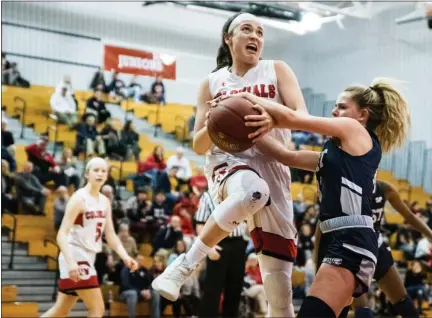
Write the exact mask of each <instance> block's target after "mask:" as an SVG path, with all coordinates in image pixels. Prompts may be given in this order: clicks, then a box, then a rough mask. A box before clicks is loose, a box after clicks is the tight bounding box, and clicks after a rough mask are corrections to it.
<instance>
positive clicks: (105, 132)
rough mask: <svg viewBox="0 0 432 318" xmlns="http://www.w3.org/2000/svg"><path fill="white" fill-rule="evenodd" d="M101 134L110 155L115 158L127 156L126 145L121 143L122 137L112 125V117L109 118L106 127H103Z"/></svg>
mask: <svg viewBox="0 0 432 318" xmlns="http://www.w3.org/2000/svg"><path fill="white" fill-rule="evenodd" d="M100 135H101V137H102V139H103V141H104V143H105V149H106V153H107V155H108V157H110V158H113V159H118V158H115V157H116V156H119V157H124V156H125V152H126V151H125V149H126V148H125V146H124V145H123V144H122V143H120V137H119V133H118V131H117V130H116V129H115V128H114V127H113V126H112V121H111V119H110V118H109V119H107V120H106V122H105V126H104V128H102V130H101V132H100Z"/></svg>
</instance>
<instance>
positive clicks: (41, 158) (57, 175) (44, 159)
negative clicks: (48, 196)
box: [25, 135, 67, 188]
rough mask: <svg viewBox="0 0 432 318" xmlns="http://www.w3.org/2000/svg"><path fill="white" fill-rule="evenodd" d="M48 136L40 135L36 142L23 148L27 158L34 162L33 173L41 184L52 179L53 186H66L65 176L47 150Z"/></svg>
mask: <svg viewBox="0 0 432 318" xmlns="http://www.w3.org/2000/svg"><path fill="white" fill-rule="evenodd" d="M47 144H48V136H46V135H42V136H41V137H40V139H39V140H38V142H36V143H35V144H32V145H29V146H27V147H26V148H25V150H26V152H27V156H28V160H29V161H30V162H32V163H33V164H34V167H35V169H34V174H35V175H36V176H37V178H38V179H39V181H40V182H41V183H42V184H46V183H48V182H50V181H54V184H55V187H56V188H58V187H59V186H66V185H67V177H66V174H65V173H64V171H62V169H61V168H60V166H59V165H58V164H57V163H56V162H55V160H54V157H53V155H51V154H50V153H49V152H48V151H47Z"/></svg>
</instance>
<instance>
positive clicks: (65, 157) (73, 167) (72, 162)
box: [59, 148, 81, 191]
mask: <svg viewBox="0 0 432 318" xmlns="http://www.w3.org/2000/svg"><path fill="white" fill-rule="evenodd" d="M59 166H60V168H61V170H62V171H63V172H64V173H65V175H66V177H67V186H70V185H73V186H74V188H75V191H76V190H78V189H79V188H80V183H81V179H80V176H79V173H78V170H77V161H76V159H75V158H74V157H73V152H72V149H70V148H64V150H63V154H62V157H61V161H60V163H59Z"/></svg>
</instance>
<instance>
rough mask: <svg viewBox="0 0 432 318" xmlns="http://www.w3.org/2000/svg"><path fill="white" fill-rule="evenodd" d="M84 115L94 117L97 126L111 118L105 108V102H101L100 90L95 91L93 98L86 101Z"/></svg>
mask: <svg viewBox="0 0 432 318" xmlns="http://www.w3.org/2000/svg"><path fill="white" fill-rule="evenodd" d="M86 113H91V114H93V115H95V116H96V117H97V122H98V124H102V123H104V122H105V121H106V120H107V119H108V118H110V117H111V113H110V112H109V111H108V109H107V108H106V107H105V102H104V101H103V100H102V91H101V90H95V91H94V93H93V96H92V97H90V98H89V99H88V100H87V106H86Z"/></svg>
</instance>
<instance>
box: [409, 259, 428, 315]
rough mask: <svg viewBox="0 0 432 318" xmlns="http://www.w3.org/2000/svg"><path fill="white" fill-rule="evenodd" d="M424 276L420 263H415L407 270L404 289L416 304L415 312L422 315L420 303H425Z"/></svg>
mask: <svg viewBox="0 0 432 318" xmlns="http://www.w3.org/2000/svg"><path fill="white" fill-rule="evenodd" d="M425 281H426V274H425V273H424V272H423V269H422V265H421V264H420V262H418V261H415V262H414V263H413V265H412V268H410V269H408V270H407V272H406V276H405V288H406V290H407V292H408V295H409V296H410V297H411V298H412V300H413V301H414V302H417V308H418V309H417V310H418V312H419V314H420V315H421V314H422V311H423V309H422V302H423V301H427V300H428V299H427V294H426V286H425Z"/></svg>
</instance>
